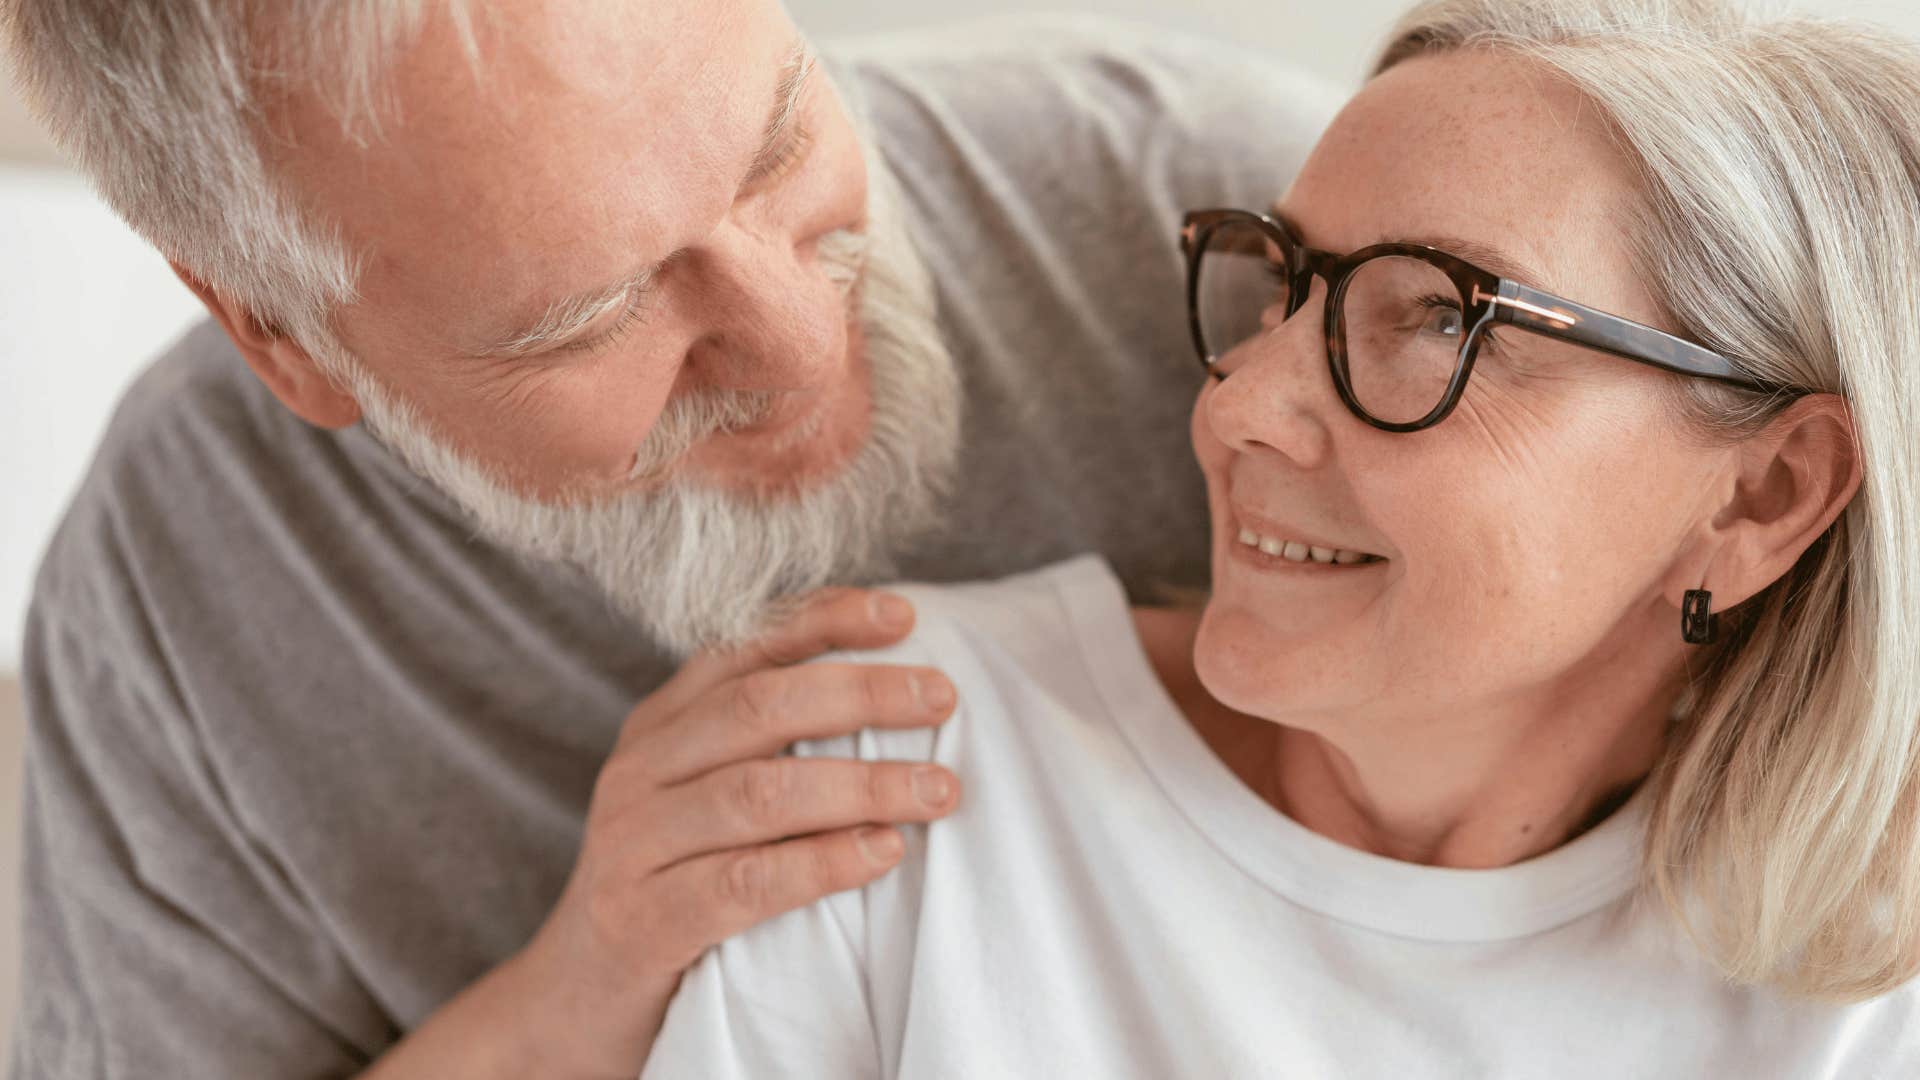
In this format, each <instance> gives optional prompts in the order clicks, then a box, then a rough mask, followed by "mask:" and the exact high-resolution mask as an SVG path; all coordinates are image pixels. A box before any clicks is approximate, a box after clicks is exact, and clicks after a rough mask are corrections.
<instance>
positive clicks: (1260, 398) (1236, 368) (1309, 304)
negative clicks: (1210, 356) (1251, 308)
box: [1205, 280, 1340, 468]
mask: <svg viewBox="0 0 1920 1080" xmlns="http://www.w3.org/2000/svg"><path fill="white" fill-rule="evenodd" d="M1316 284H1318V282H1317V280H1316ZM1324 310H1325V302H1324V293H1322V292H1319V291H1316V292H1315V293H1314V294H1313V295H1311V296H1309V297H1308V298H1307V300H1306V302H1305V303H1303V304H1302V305H1301V306H1300V309H1299V310H1298V311H1296V312H1294V313H1293V316H1292V317H1291V318H1289V319H1286V320H1285V321H1284V322H1280V323H1278V324H1275V323H1273V322H1271V321H1269V322H1268V323H1267V324H1265V325H1263V326H1262V328H1261V329H1260V331H1259V332H1258V333H1257V334H1255V335H1254V336H1253V337H1251V338H1249V339H1247V340H1246V341H1243V342H1241V343H1240V344H1239V345H1238V346H1236V347H1234V348H1233V349H1232V350H1231V351H1230V352H1229V353H1228V355H1227V356H1225V357H1223V358H1222V361H1223V362H1222V365H1221V366H1222V368H1223V369H1224V370H1227V371H1229V372H1231V374H1229V375H1228V376H1227V377H1226V378H1225V379H1223V380H1221V382H1220V384H1219V385H1218V386H1216V387H1214V388H1213V393H1212V394H1211V395H1210V396H1209V397H1208V400H1207V406H1206V417H1205V418H1206V422H1207V425H1208V427H1209V428H1210V429H1211V430H1212V432H1213V436H1214V438H1216V439H1218V440H1219V441H1220V442H1222V443H1224V444H1226V445H1227V446H1228V447H1231V448H1232V449H1234V450H1237V451H1241V452H1257V451H1259V450H1262V449H1265V450H1269V451H1273V452H1277V453H1280V454H1282V455H1285V456H1286V457H1287V458H1289V459H1291V460H1292V461H1293V462H1294V463H1295V464H1296V465H1299V466H1301V467H1303V468H1312V467H1314V466H1316V465H1318V464H1320V463H1321V462H1323V461H1324V460H1325V459H1326V456H1327V453H1328V449H1329V446H1328V428H1327V424H1328V421H1329V417H1330V416H1332V415H1333V414H1332V412H1330V411H1329V409H1328V406H1330V405H1331V406H1332V407H1333V409H1334V410H1338V409H1340V404H1339V402H1338V400H1336V398H1335V392H1334V389H1333V377H1332V374H1331V373H1330V372H1329V371H1328V370H1327V345H1326V332H1325V330H1324V329H1323V328H1322V318H1321V312H1322V311H1324Z"/></svg>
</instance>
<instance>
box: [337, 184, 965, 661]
mask: <svg viewBox="0 0 1920 1080" xmlns="http://www.w3.org/2000/svg"><path fill="white" fill-rule="evenodd" d="M868 174H869V177H870V190H871V195H870V197H869V207H868V225H867V229H866V232H865V234H864V235H862V234H858V233H850V232H841V233H836V234H834V235H832V236H831V237H828V238H825V239H824V240H823V241H822V244H821V247H820V259H821V262H822V263H823V265H825V266H826V267H827V273H828V274H829V276H830V277H832V278H833V279H834V280H835V281H836V282H837V283H838V284H840V285H841V287H842V288H843V289H844V290H846V291H848V292H849V294H850V295H851V297H852V300H853V303H854V304H856V305H857V308H856V311H857V319H858V322H859V324H860V326H861V329H862V332H863V334H864V336H865V350H866V352H865V355H866V360H867V363H866V366H867V368H868V370H869V371H870V373H871V375H870V379H871V390H870V394H869V397H870V399H871V402H872V413H871V420H870V428H869V432H868V435H867V440H866V443H865V444H864V445H863V446H862V447H861V448H860V449H859V450H858V451H857V452H856V454H855V456H854V458H853V459H852V460H851V461H850V462H849V463H848V464H847V465H845V466H844V467H843V468H842V469H841V470H840V472H838V473H837V474H835V475H833V476H831V477H829V478H827V479H825V480H822V481H819V482H817V483H815V484H813V485H812V486H809V487H806V488H804V489H803V490H800V491H798V492H795V493H793V494H788V495H782V496H777V497H776V496H758V495H747V494H740V493H735V492H730V491H726V490H722V489H718V488H712V487H700V486H696V485H694V484H692V483H690V482H688V481H686V480H685V479H682V478H678V477H676V476H675V475H674V470H673V468H672V465H673V463H674V462H676V461H678V460H679V459H680V458H681V457H682V455H683V454H684V453H685V452H686V451H687V450H688V449H689V448H691V447H692V446H693V445H694V444H696V443H698V442H699V441H700V440H702V439H704V438H708V437H712V436H714V435H717V434H724V433H726V432H729V431H735V430H739V429H740V428H743V427H746V426H749V425H751V424H752V423H754V422H755V421H756V420H757V419H759V418H760V417H762V416H764V415H765V414H766V413H767V411H768V409H769V408H771V407H772V406H773V405H774V404H775V400H774V396H773V395H768V394H756V393H732V394H726V395H713V394H708V395H700V396H694V395H686V396H683V397H682V398H681V399H678V400H675V401H672V402H669V403H668V406H667V408H666V409H665V410H664V411H663V412H662V413H661V416H660V419H659V421H658V422H657V423H656V424H655V426H654V428H653V430H652V431H650V432H649V433H648V435H647V437H646V439H645V441H644V442H643V443H642V444H641V446H640V447H639V452H638V456H637V458H636V461H635V466H634V477H635V478H636V479H640V478H657V479H658V480H659V483H658V485H657V486H653V487H651V488H650V489H649V490H647V491H644V492H635V493H627V494H621V495H617V496H613V497H611V498H608V499H605V500H600V501H592V502H583V503H577V504H549V503H545V502H541V501H538V500H534V499H530V498H527V497H525V496H521V495H518V494H515V493H514V492H513V491H511V490H510V489H509V488H508V487H507V486H506V485H505V484H504V483H502V482H501V481H500V479H499V478H498V476H497V475H496V474H495V473H494V472H493V471H492V470H490V469H488V468H486V467H483V466H481V465H479V464H478V463H476V462H474V461H472V460H470V459H468V458H467V457H465V456H464V455H462V454H460V453H459V452H457V451H455V450H453V449H451V448H450V447H448V446H447V445H446V444H445V443H444V442H442V441H441V440H440V439H439V438H438V437H437V436H436V435H435V434H434V433H432V432H431V431H430V430H429V429H428V426H427V425H426V424H425V423H424V422H422V420H421V418H420V417H419V415H418V413H417V411H416V410H415V409H414V408H412V406H411V405H410V404H409V403H406V402H402V401H399V400H397V399H396V398H395V397H394V395H392V394H391V393H390V392H388V391H387V390H386V388H385V387H383V386H381V385H380V384H379V383H378V382H377V381H376V380H375V379H373V378H372V377H371V375H370V374H369V373H368V372H367V371H366V370H365V368H364V367H363V366H362V365H361V364H360V363H358V362H357V361H356V360H353V359H352V358H349V357H343V356H340V357H334V358H332V359H333V361H334V362H333V363H331V364H329V365H328V366H329V367H330V368H332V369H333V370H334V371H336V372H337V373H338V374H340V375H341V376H342V378H343V379H344V381H345V382H346V384H347V386H348V388H349V389H350V390H351V391H352V393H353V395H354V397H355V398H356V400H357V401H358V402H359V405H360V409H361V412H362V414H363V415H364V417H365V421H366V425H367V427H368V429H369V430H370V431H371V432H372V433H373V434H374V436H375V437H376V438H378V439H379V440H380V441H381V442H382V443H384V444H385V445H386V446H387V447H388V448H389V449H391V450H392V451H393V452H394V453H395V454H396V455H398V456H399V457H400V459H401V460H402V461H404V462H405V463H406V464H407V466H408V467H409V468H411V469H412V470H413V471H414V472H416V473H418V474H420V475H421V476H422V477H424V478H426V479H427V480H428V481H429V482H431V483H433V484H434V485H435V486H436V487H438V488H439V489H440V490H441V491H443V492H445V493H446V494H447V496H448V497H449V498H451V499H452V500H453V501H454V502H455V503H457V504H458V505H460V506H461V507H462V508H464V509H465V510H466V512H467V513H468V514H469V515H471V516H472V518H473V521H474V525H475V527H476V528H477V530H478V531H479V532H480V533H481V534H482V535H483V536H486V537H487V538H488V539H490V540H492V541H494V542H495V543H498V544H500V545H502V546H503V547H506V548H509V549H511V550H513V551H517V552H520V553H522V554H525V555H529V556H532V557H534V558H538V559H546V560H551V561H556V562H560V563H564V564H567V565H569V566H573V567H575V568H577V569H579V570H581V571H583V572H584V573H585V574H586V575H587V576H588V577H590V578H591V579H593V580H594V581H595V582H597V583H598V584H599V585H600V586H601V587H602V588H603V589H604V590H605V591H606V593H607V595H608V596H609V598H611V600H612V601H613V603H614V605H615V606H616V607H617V608H619V609H620V610H621V611H622V612H624V613H625V614H627V615H629V616H631V617H633V618H634V619H636V620H638V621H639V622H640V623H641V624H642V625H643V626H644V627H645V628H646V629H647V631H648V632H649V633H650V634H651V635H652V636H653V638H654V640H655V642H656V643H657V644H658V645H659V646H660V647H662V648H663V649H665V650H666V651H668V652H670V653H672V654H674V655H676V656H682V657H684V656H686V655H689V654H691V653H693V652H695V651H697V650H699V649H702V648H707V647H712V646H730V645H735V644H738V643H740V642H742V641H744V640H746V639H748V638H750V637H752V636H753V635H754V634H756V633H757V632H759V631H760V630H762V629H763V628H764V627H765V625H766V624H767V622H768V621H769V620H770V619H772V618H776V617H777V616H778V615H779V614H781V613H782V612H783V610H784V608H785V606H786V605H785V602H786V601H788V600H790V599H792V598H794V597H796V596H798V595H800V594H802V593H806V592H809V591H811V590H813V589H817V588H819V587H821V586H823V585H827V584H830V583H834V582H840V581H862V580H875V579H878V578H881V577H884V576H888V575H891V574H893V573H894V572H895V569H896V568H895V566H894V564H893V561H892V553H893V552H894V551H896V550H898V549H899V548H900V547H902V546H903V545H904V544H905V543H906V542H907V541H908V540H909V539H910V538H911V537H913V536H915V535H917V534H920V533H922V532H923V531H925V530H926V529H927V528H929V527H930V526H932V525H933V524H935V522H936V521H937V519H938V515H939V507H940V503H941V502H942V500H943V498H944V497H945V495H946V493H947V490H948V488H949V486H950V483H951V480H952V475H953V470H954V465H955V460H956V458H957V457H958V453H959V444H960V413H961V392H960V381H959V376H958V373H957V371H956V369H955V366H954V362H953V357H952V355H951V354H950V353H949V352H948V350H947V347H946V343H945V342H944V341H943V340H942V339H941V337H940V331H939V325H938V323H937V321H936V318H935V314H936V313H935V301H934V292H933V283H932V280H931V278H930V277H929V275H928V274H927V271H926V267H925V266H924V265H923V264H922V263H921V261H920V258H919V254H918V253H917V252H916V251H915V250H914V248H913V240H912V237H911V235H910V234H909V233H908V231H907V227H906V222H905V221H904V219H903V218H902V217H901V212H900V202H899V200H900V195H899V193H898V191H897V190H896V189H895V187H894V186H893V185H894V181H893V178H892V177H891V175H890V174H888V173H887V172H886V170H885V166H884V165H882V164H881V163H880V162H879V160H878V159H877V158H875V157H870V158H869V163H868ZM810 434H811V432H810V431H808V430H804V429H803V430H801V431H800V432H798V433H796V435H794V436H793V437H792V441H794V442H798V441H800V440H804V439H805V438H808V437H809V436H810Z"/></svg>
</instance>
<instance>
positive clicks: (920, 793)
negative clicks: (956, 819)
mask: <svg viewBox="0 0 1920 1080" xmlns="http://www.w3.org/2000/svg"><path fill="white" fill-rule="evenodd" d="M952 795H953V781H952V780H949V779H947V774H946V772H945V770H942V769H915V770H914V771H913V797H914V798H916V799H919V800H920V802H921V803H922V804H924V805H926V806H930V807H933V808H935V809H938V808H939V807H942V806H945V805H946V804H947V799H948V798H950V797H951V796H952Z"/></svg>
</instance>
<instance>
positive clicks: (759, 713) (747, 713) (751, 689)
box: [734, 671, 786, 731]
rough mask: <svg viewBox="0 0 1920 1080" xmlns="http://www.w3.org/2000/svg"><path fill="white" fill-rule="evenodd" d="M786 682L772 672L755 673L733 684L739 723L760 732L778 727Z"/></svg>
mask: <svg viewBox="0 0 1920 1080" xmlns="http://www.w3.org/2000/svg"><path fill="white" fill-rule="evenodd" d="M785 683H786V681H785V680H784V679H782V678H780V676H779V673H777V672H773V671H756V672H754V673H752V674H750V675H747V676H745V677H743V678H741V679H740V681H739V682H738V683H736V684H735V690H734V705H735V711H736V712H737V713H738V714H739V717H740V721H741V722H742V723H744V724H748V725H750V726H752V727H755V728H758V729H759V730H761V731H772V730H774V729H776V728H778V727H779V725H780V714H781V711H782V710H781V702H782V698H784V697H785V693H784V689H785Z"/></svg>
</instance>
